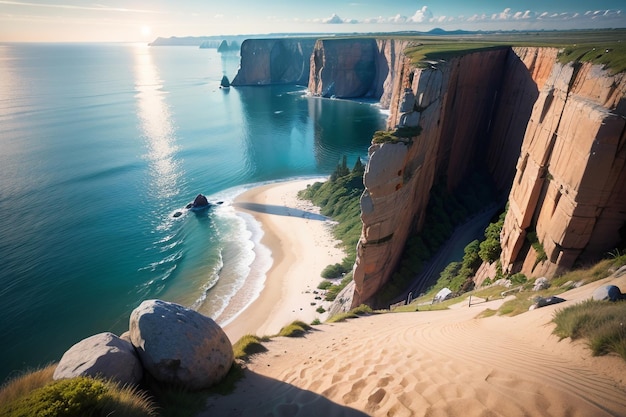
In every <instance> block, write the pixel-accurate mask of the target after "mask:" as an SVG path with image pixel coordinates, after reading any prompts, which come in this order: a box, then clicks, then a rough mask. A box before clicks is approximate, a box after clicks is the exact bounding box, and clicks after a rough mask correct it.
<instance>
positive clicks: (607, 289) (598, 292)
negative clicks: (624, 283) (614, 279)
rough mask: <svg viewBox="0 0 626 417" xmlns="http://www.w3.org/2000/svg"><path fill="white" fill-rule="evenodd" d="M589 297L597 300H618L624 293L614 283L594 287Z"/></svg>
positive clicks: (622, 297)
mask: <svg viewBox="0 0 626 417" xmlns="http://www.w3.org/2000/svg"><path fill="white" fill-rule="evenodd" d="M591 298H593V299H594V300H597V301H618V300H622V299H624V294H622V292H621V291H620V289H619V287H616V286H615V285H603V286H601V287H598V288H596V289H595V291H594V292H593V294H592V295H591Z"/></svg>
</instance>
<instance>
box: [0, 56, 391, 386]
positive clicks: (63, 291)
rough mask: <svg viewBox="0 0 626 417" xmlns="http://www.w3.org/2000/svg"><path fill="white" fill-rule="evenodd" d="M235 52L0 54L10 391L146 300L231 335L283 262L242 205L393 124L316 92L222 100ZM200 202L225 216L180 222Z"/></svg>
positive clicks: (270, 91)
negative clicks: (236, 205)
mask: <svg viewBox="0 0 626 417" xmlns="http://www.w3.org/2000/svg"><path fill="white" fill-rule="evenodd" d="M238 66H239V57H238V56H236V55H225V56H221V55H220V54H218V53H217V52H216V51H215V50H212V49H211V50H202V49H198V48H191V47H153V48H151V47H147V46H145V45H136V44H0V305H1V306H2V316H1V319H0V335H2V337H3V343H2V348H1V351H0V381H2V380H4V378H5V377H6V376H7V375H10V374H11V373H12V372H14V371H15V370H19V369H24V368H27V367H33V366H38V365H40V364H45V363H46V362H49V361H53V360H58V359H59V358H60V357H61V355H62V354H63V352H64V351H65V350H66V349H67V348H69V347H70V346H71V345H72V344H74V343H76V342H77V341H79V340H81V339H83V338H85V337H88V336H90V335H92V334H95V333H99V332H103V331H112V332H114V333H116V334H120V333H122V332H123V331H125V330H126V329H127V328H128V317H129V314H130V312H131V311H132V309H133V308H135V307H136V306H137V305H139V304H140V303H141V301H142V300H144V299H150V298H161V299H166V300H171V301H175V302H179V303H181V304H184V305H187V306H190V307H193V308H195V309H197V310H199V311H201V312H203V313H204V314H207V315H209V316H211V317H214V318H216V319H217V320H218V322H220V323H221V324H224V323H225V322H227V321H228V320H230V319H232V317H233V315H234V314H236V312H237V309H239V308H240V306H235V307H236V308H233V306H232V305H230V308H227V307H228V306H229V302H230V298H231V297H232V295H233V293H234V292H235V291H237V290H238V289H243V291H244V292H245V293H246V294H247V296H248V299H249V300H252V299H253V298H254V297H255V296H256V295H257V294H258V291H259V289H260V288H261V286H262V284H263V280H264V274H265V272H266V271H267V269H268V268H269V266H270V265H271V254H270V253H269V251H268V250H267V249H266V248H264V247H263V246H262V245H260V244H259V242H260V239H261V237H262V230H261V229H260V227H259V225H258V224H256V223H255V222H254V220H253V219H252V218H251V217H250V216H246V215H243V214H240V213H237V212H235V210H234V209H233V208H232V206H231V204H230V203H231V202H232V200H233V198H234V197H235V196H236V195H237V194H239V193H240V192H242V191H243V190H245V189H247V188H249V187H251V186H254V185H257V184H260V183H267V182H275V181H280V180H284V179H292V178H299V177H320V176H326V175H328V174H330V173H331V172H332V170H333V169H334V167H335V166H336V165H337V163H339V161H340V160H341V158H342V156H343V155H347V157H348V162H349V163H350V164H352V163H354V161H355V160H356V158H357V157H361V158H365V157H366V155H367V148H368V146H369V143H370V138H371V136H372V133H373V132H374V131H375V130H378V129H381V128H382V127H383V126H384V116H383V115H382V114H381V112H380V111H379V109H378V108H377V107H375V106H372V105H370V104H364V103H356V102H350V101H339V100H325V99H318V98H312V97H308V96H307V95H306V87H305V86H271V87H238V88H231V89H230V90H222V89H220V88H219V81H220V80H221V78H222V75H224V74H225V75H227V76H228V77H229V78H230V79H231V80H232V78H233V77H234V76H235V74H236V71H237V68H238ZM198 193H203V194H205V195H207V196H208V197H209V199H210V200H213V201H224V204H223V205H221V206H219V207H216V208H214V209H211V210H210V211H208V212H204V213H192V212H185V214H184V215H183V216H181V217H178V218H175V217H174V216H173V214H174V213H175V212H176V211H177V210H180V209H181V208H183V207H184V206H185V205H186V204H187V203H188V202H189V201H191V200H193V198H194V197H195V196H196V194H198Z"/></svg>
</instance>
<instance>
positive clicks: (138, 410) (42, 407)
mask: <svg viewBox="0 0 626 417" xmlns="http://www.w3.org/2000/svg"><path fill="white" fill-rule="evenodd" d="M0 415H2V416H6V417H30V416H43V417H46V416H50V417H74V416H76V417H92V416H93V417H100V416H102V417H104V416H109V415H119V416H129V417H132V416H154V415H156V411H155V408H154V407H153V405H152V404H151V402H150V401H149V400H148V399H147V397H146V395H145V394H142V393H140V392H138V391H136V390H134V389H133V388H120V387H119V385H117V384H113V383H110V382H107V381H101V380H96V379H93V378H87V377H78V378H72V379H63V380H59V381H54V382H52V383H50V384H48V385H46V386H44V387H42V388H38V389H36V390H34V391H32V392H30V393H29V394H27V395H25V396H23V397H21V398H19V399H17V400H15V401H13V402H11V403H9V404H3V405H2V406H0Z"/></svg>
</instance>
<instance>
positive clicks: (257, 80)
mask: <svg viewBox="0 0 626 417" xmlns="http://www.w3.org/2000/svg"><path fill="white" fill-rule="evenodd" d="M314 45H315V39H313V38H281V39H247V40H245V41H244V42H243V43H242V44H241V65H240V67H239V71H238V72H237V75H236V76H235V78H234V79H233V82H232V83H231V84H232V85H235V86H238V85H268V84H300V85H307V84H308V81H309V63H310V57H311V53H312V52H313V46H314Z"/></svg>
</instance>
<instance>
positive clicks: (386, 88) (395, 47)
mask: <svg viewBox="0 0 626 417" xmlns="http://www.w3.org/2000/svg"><path fill="white" fill-rule="evenodd" d="M407 44H408V42H407V41H398V40H393V39H386V40H380V39H373V38H363V39H320V40H318V41H317V42H316V43H315V48H314V50H313V54H312V55H311V65H310V68H311V70H310V76H309V92H310V93H311V94H312V95H316V96H322V97H337V98H373V99H376V100H380V101H381V104H382V106H383V107H386V106H387V105H388V102H389V100H390V94H389V93H390V92H391V91H392V88H391V87H392V83H393V81H394V80H395V78H396V77H395V74H396V70H397V68H398V64H401V62H402V60H401V59H400V60H399V59H398V58H399V55H402V54H401V52H402V51H403V50H404V48H405V47H406V45H407ZM385 93H387V94H386V95H385Z"/></svg>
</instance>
